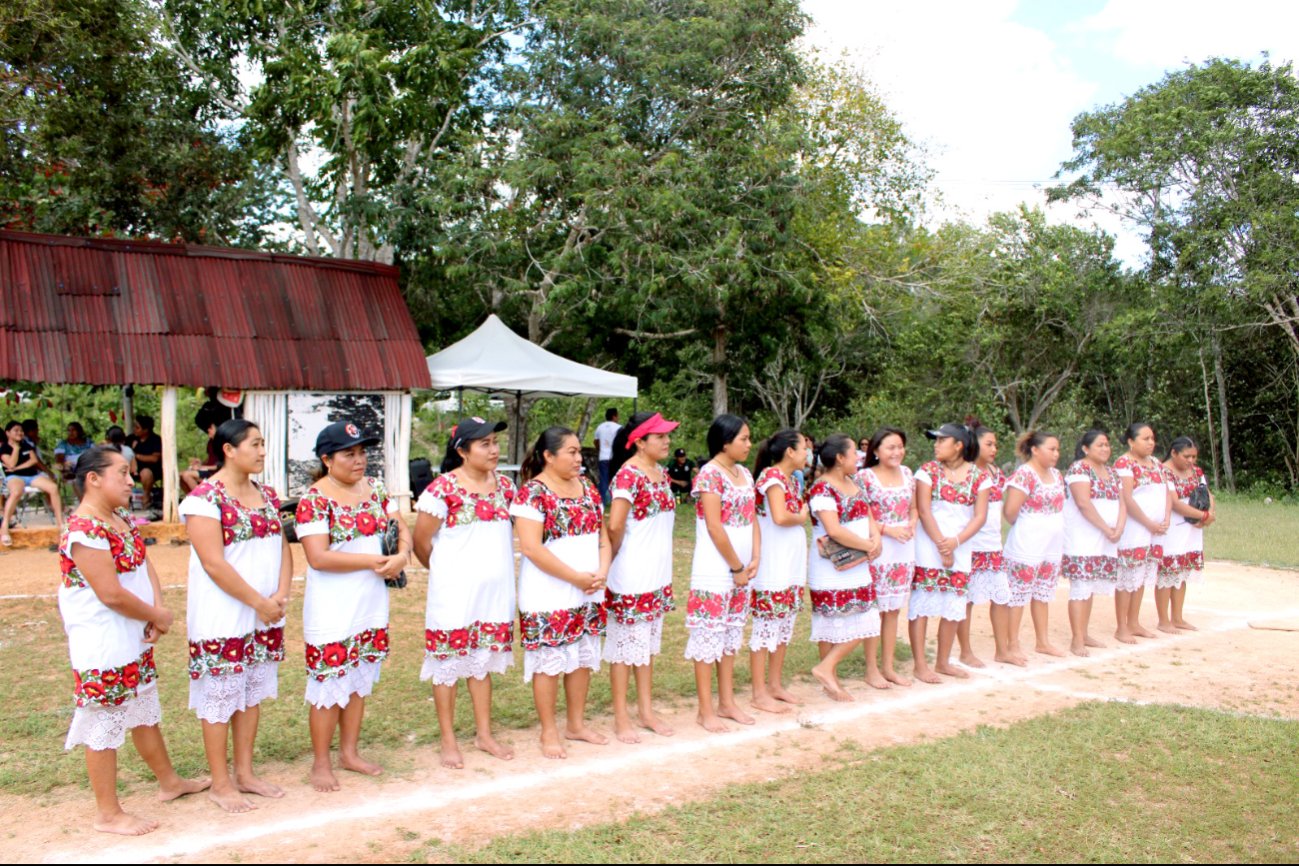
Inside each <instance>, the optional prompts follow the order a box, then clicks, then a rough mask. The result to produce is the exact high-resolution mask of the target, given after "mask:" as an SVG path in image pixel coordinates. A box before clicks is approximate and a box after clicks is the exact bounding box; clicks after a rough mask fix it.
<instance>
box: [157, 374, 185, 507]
mask: <svg viewBox="0 0 1299 866" xmlns="http://www.w3.org/2000/svg"><path fill="white" fill-rule="evenodd" d="M176 403H177V394H176V389H175V388H174V387H171V386H167V387H166V388H163V390H162V418H161V422H162V429H161V431H160V433H159V435H160V436H161V437H162V521H163V523H179V522H180V511H179V503H178V502H177V501H176V500H177V493H178V492H179V490H180V463H179V461H178V460H177V459H176Z"/></svg>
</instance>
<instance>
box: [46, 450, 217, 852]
mask: <svg viewBox="0 0 1299 866" xmlns="http://www.w3.org/2000/svg"><path fill="white" fill-rule="evenodd" d="M77 479H78V480H79V481H80V482H81V488H82V490H83V491H84V493H85V495H84V496H83V497H82V500H81V503H80V504H79V505H78V506H77V508H76V510H75V511H73V512H72V515H71V518H70V519H69V520H68V526H67V528H66V529H65V530H64V531H63V535H62V537H61V538H60V539H59V565H60V568H61V570H62V573H63V579H62V581H61V582H60V584H59V614H60V616H62V618H63V628H64V630H65V631H66V632H67V635H68V654H69V656H70V658H71V662H72V672H73V683H74V687H73V695H74V696H75V699H76V710H74V711H73V714H72V724H71V726H70V727H69V729H68V738H67V742H66V743H65V744H64V748H65V749H71V748H74V747H76V746H85V747H86V774H87V775H88V776H89V777H90V790H91V791H92V792H93V793H94V796H95V818H94V821H93V823H92V824H91V826H93V827H94V828H95V829H96V830H99V831H100V832H103V833H118V834H121V835H123V836H140V835H143V834H145V833H148V832H150V831H152V830H156V829H157V827H158V822H157V821H153V820H150V819H148V818H140V817H137V816H135V815H132V814H130V813H128V812H124V811H123V810H122V804H121V802H120V801H119V800H118V799H117V750H118V749H120V748H121V747H122V745H123V744H124V743H125V742H126V732H127V731H130V732H131V739H132V741H133V742H134V743H135V750H136V751H137V752H139V754H140V757H141V758H143V759H144V762H145V763H146V764H147V765H148V766H149V769H150V770H152V771H153V774H154V776H155V777H156V778H157V780H158V799H159V800H163V801H166V800H174V799H176V798H177V797H181V796H184V795H185V794H193V793H197V792H198V791H202V790H203V789H204V788H206V787H207V786H208V782H207V781H206V780H203V781H191V780H188V779H182V778H181V777H180V776H178V775H177V774H176V770H175V769H174V768H173V767H172V765H171V759H170V758H169V757H167V746H166V744H165V743H164V742H163V739H162V731H161V730H160V729H159V727H158V726H159V724H160V723H161V722H162V706H161V705H160V704H159V703H158V669H157V667H156V666H155V664H154V660H153V645H154V644H155V643H157V641H158V638H160V637H161V636H162V635H164V634H166V633H167V632H168V631H170V630H171V626H172V622H173V616H172V613H171V611H170V610H168V609H167V608H166V607H163V605H162V586H161V584H160V583H159V582H158V574H157V572H155V571H154V569H153V565H152V564H151V563H150V562H149V561H148V560H147V559H146V558H145V548H144V539H143V538H142V537H141V536H140V531H139V529H137V528H136V526H135V523H134V522H133V521H132V520H131V512H130V506H131V488H132V481H131V474H130V471H129V470H128V468H127V465H126V460H125V459H124V458H123V457H122V455H121V454H119V453H118V452H117V451H115V450H113V449H112V448H109V447H106V446H97V447H95V448H91V449H90V450H89V451H87V452H86V453H84V454H82V455H81V458H80V459H79V460H78V461H77Z"/></svg>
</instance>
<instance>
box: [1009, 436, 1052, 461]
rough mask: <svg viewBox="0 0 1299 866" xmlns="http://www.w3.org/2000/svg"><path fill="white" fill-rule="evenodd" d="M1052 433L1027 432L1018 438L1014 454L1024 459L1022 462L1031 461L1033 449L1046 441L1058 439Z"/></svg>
mask: <svg viewBox="0 0 1299 866" xmlns="http://www.w3.org/2000/svg"><path fill="white" fill-rule="evenodd" d="M1059 438H1060V437H1058V436H1056V435H1055V434H1054V433H1047V432H1046V431H1044V430H1029V431H1028V432H1026V433H1024V434H1023V435H1022V436H1020V437H1019V441H1017V442H1016V443H1015V452H1016V453H1017V454H1019V456H1020V457H1023V458H1024V462H1025V463H1027V462H1028V461H1030V460H1032V459H1033V449H1034V448H1037V447H1038V446H1040V445H1041V444H1042V443H1044V442H1046V440H1048V439H1059Z"/></svg>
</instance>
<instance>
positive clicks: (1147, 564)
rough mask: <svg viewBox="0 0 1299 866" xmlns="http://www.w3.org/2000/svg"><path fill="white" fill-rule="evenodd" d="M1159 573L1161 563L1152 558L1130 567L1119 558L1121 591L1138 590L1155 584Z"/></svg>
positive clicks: (1119, 586) (1119, 584)
mask: <svg viewBox="0 0 1299 866" xmlns="http://www.w3.org/2000/svg"><path fill="white" fill-rule="evenodd" d="M1158 573H1159V563H1158V562H1157V561H1156V560H1155V559H1154V558H1150V559H1147V560H1146V561H1144V562H1142V563H1141V564H1140V565H1138V566H1136V567H1134V568H1129V567H1127V566H1125V565H1124V564H1123V560H1121V559H1120V560H1119V580H1118V590H1119V592H1136V591H1137V590H1139V589H1141V588H1142V587H1143V586H1154V585H1155V579H1156V577H1157V575H1158Z"/></svg>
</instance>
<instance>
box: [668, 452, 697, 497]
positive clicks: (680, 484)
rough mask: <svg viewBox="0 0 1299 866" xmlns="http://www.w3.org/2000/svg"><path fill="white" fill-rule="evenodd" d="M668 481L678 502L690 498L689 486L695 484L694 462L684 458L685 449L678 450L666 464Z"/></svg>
mask: <svg viewBox="0 0 1299 866" xmlns="http://www.w3.org/2000/svg"><path fill="white" fill-rule="evenodd" d="M668 481H669V482H670V483H671V484H672V492H673V493H675V494H676V496H677V500H678V501H683V500H685V499H686V498H687V497H689V496H690V486H691V485H692V484H694V482H695V464H694V461H693V460H691V459H690V458H689V457H687V456H686V449H684V448H678V449H677V450H676V453H675V454H674V455H673V457H672V462H671V463H669V464H668Z"/></svg>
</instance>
